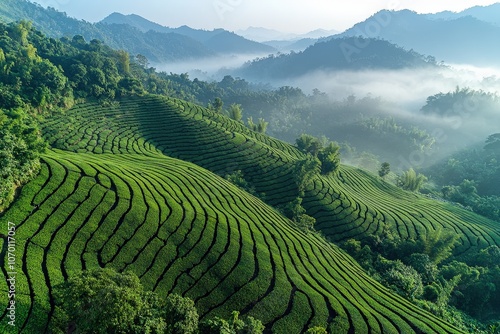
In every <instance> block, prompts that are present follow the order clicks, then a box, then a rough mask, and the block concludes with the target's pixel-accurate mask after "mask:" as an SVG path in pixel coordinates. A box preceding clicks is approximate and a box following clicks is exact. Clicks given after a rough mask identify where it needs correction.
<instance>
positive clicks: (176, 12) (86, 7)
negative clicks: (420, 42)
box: [31, 0, 498, 33]
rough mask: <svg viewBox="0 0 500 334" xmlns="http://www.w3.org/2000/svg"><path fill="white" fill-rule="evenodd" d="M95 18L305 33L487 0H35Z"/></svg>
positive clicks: (478, 3) (485, 3)
mask: <svg viewBox="0 0 500 334" xmlns="http://www.w3.org/2000/svg"><path fill="white" fill-rule="evenodd" d="M31 1H33V2H37V3H39V4H41V5H43V6H51V7H54V8H56V9H58V10H61V11H65V12H66V13H68V15H69V16H72V17H76V18H79V19H84V20H87V21H90V22H96V21H99V20H101V19H103V18H104V17H106V16H107V15H109V14H111V13H112V12H120V13H123V14H132V13H134V14H138V15H141V16H143V17H145V18H147V19H149V20H152V21H155V22H158V23H160V24H162V25H166V26H170V27H178V26H181V25H188V26H190V27H193V28H202V29H213V28H225V29H228V30H239V29H245V28H247V27H249V26H254V27H266V28H271V29H276V30H280V31H284V32H294V33H303V32H308V31H311V30H315V29H318V28H323V29H337V30H345V29H347V28H350V27H351V26H352V25H353V24H355V23H357V22H359V21H362V20H364V19H366V18H367V17H369V16H370V15H372V14H373V13H375V12H377V11H378V10H380V9H396V10H399V9H411V10H415V11H417V12H420V13H433V12H438V11H443V10H451V11H461V10H463V9H466V8H469V7H472V6H475V5H482V6H484V5H490V4H493V3H495V2H497V1H498V0H497V1H486V0H475V1H471V0H458V1H457V0H453V1H452V0H419V1H415V0H412V1H410V0H360V1H351V2H350V3H349V4H347V1H345V0H343V1H341V0H309V1H304V0H175V1H174V0H31Z"/></svg>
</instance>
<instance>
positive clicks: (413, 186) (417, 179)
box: [397, 168, 427, 191]
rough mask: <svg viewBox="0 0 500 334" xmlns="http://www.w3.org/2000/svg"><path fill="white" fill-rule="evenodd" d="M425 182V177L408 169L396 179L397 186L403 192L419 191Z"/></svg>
mask: <svg viewBox="0 0 500 334" xmlns="http://www.w3.org/2000/svg"><path fill="white" fill-rule="evenodd" d="M426 181H427V177H426V176H425V175H423V174H420V173H417V172H415V170H414V169H413V168H410V169H408V170H407V171H405V172H403V173H402V174H401V175H400V176H399V177H398V178H397V185H398V186H399V187H401V188H402V189H404V190H408V191H419V190H420V188H421V187H422V186H423V184H424V183H425V182H426Z"/></svg>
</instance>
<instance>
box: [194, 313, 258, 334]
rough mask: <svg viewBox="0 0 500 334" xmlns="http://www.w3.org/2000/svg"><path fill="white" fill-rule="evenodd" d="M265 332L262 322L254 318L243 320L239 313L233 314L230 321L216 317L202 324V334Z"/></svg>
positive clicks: (254, 333)
mask: <svg viewBox="0 0 500 334" xmlns="http://www.w3.org/2000/svg"><path fill="white" fill-rule="evenodd" d="M263 331H264V326H263V325H262V322H260V321H259V320H256V319H254V318H252V317H248V318H246V319H245V320H242V319H240V318H239V312H237V311H233V312H232V314H231V318H230V319H229V320H225V319H223V318H219V317H215V318H214V319H210V320H207V321H203V322H202V323H200V333H206V334H262V333H263Z"/></svg>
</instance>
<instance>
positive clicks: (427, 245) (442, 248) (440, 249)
mask: <svg viewBox="0 0 500 334" xmlns="http://www.w3.org/2000/svg"><path fill="white" fill-rule="evenodd" d="M458 239H459V236H458V234H456V233H453V232H452V231H445V230H443V229H442V228H438V229H436V230H434V231H433V232H432V233H426V234H425V235H420V238H419V239H418V241H417V247H418V248H419V249H420V250H421V253H423V254H427V255H428V256H429V258H430V259H431V261H432V262H433V263H435V264H439V263H440V262H442V261H444V260H446V259H447V258H449V257H450V256H451V254H452V252H453V248H454V247H455V244H456V243H457V241H458Z"/></svg>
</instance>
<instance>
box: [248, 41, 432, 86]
mask: <svg viewBox="0 0 500 334" xmlns="http://www.w3.org/2000/svg"><path fill="white" fill-rule="evenodd" d="M427 66H436V64H435V61H434V60H433V59H432V58H429V57H424V56H423V55H421V54H419V53H417V52H415V51H413V50H410V51H408V50H405V49H403V48H401V47H398V46H396V45H394V44H391V43H389V42H387V41H383V40H377V39H365V38H361V37H359V38H358V37H349V38H339V39H331V40H329V41H325V42H319V43H316V44H315V45H313V46H310V47H309V48H307V49H306V50H304V51H303V52H299V53H295V52H292V53H290V54H282V55H279V56H274V55H271V56H269V57H267V58H260V59H256V60H254V61H252V62H250V63H247V64H245V65H244V66H243V67H242V68H241V69H240V70H239V71H238V74H241V75H243V76H244V77H248V78H256V79H260V78H291V77H297V76H301V75H304V74H308V73H312V72H315V71H329V70H363V69H402V68H418V67H427Z"/></svg>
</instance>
